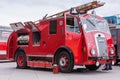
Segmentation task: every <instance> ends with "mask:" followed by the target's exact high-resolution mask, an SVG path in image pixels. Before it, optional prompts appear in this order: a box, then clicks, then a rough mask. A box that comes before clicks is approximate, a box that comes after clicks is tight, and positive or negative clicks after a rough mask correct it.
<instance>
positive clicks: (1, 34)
mask: <svg viewBox="0 0 120 80" xmlns="http://www.w3.org/2000/svg"><path fill="white" fill-rule="evenodd" d="M11 32H12V29H11V27H6V26H0V60H5V59H6V48H7V40H8V37H9V35H10V33H11Z"/></svg>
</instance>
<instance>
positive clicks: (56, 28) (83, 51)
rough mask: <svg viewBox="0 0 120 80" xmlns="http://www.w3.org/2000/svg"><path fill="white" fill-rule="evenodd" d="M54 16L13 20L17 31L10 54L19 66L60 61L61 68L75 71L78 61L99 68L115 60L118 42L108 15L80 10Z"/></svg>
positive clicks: (90, 67)
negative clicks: (29, 19) (108, 20)
mask: <svg viewBox="0 0 120 80" xmlns="http://www.w3.org/2000/svg"><path fill="white" fill-rule="evenodd" d="M50 17H51V16H50ZM50 17H48V18H45V19H43V20H40V21H38V22H37V23H35V22H32V21H29V22H25V23H24V24H23V23H21V22H18V23H12V24H10V25H11V27H12V28H13V30H14V32H13V33H12V34H11V35H10V37H9V40H8V48H7V57H8V59H13V60H15V61H16V63H17V67H18V68H26V67H27V66H30V67H43V68H52V67H53V64H57V65H58V66H59V70H60V71H61V72H71V71H72V69H73V67H74V65H85V66H86V68H87V69H89V70H97V69H98V68H99V67H100V65H102V64H106V63H107V62H114V61H113V59H114V56H115V53H114V45H113V42H112V38H111V34H110V31H109V27H108V24H107V22H106V20H105V19H104V18H102V17H99V16H97V15H93V14H82V15H81V14H79V13H78V14H72V13H71V14H67V13H64V14H63V15H62V16H57V17H53V18H50Z"/></svg>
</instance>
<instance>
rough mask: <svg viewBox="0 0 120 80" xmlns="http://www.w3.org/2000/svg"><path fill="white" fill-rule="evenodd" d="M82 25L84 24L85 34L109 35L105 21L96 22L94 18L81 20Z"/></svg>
mask: <svg viewBox="0 0 120 80" xmlns="http://www.w3.org/2000/svg"><path fill="white" fill-rule="evenodd" d="M82 24H83V25H84V24H85V26H84V29H85V31H86V32H90V31H101V32H105V33H108V34H110V31H109V27H108V23H107V21H106V20H98V19H96V18H94V19H91V18H90V19H88V18H82Z"/></svg>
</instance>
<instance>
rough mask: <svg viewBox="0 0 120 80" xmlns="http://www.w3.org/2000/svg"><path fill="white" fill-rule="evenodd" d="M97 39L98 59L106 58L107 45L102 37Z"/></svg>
mask: <svg viewBox="0 0 120 80" xmlns="http://www.w3.org/2000/svg"><path fill="white" fill-rule="evenodd" d="M96 38H97V47H98V48H97V49H98V54H99V57H105V56H108V54H107V45H106V40H105V38H104V37H96Z"/></svg>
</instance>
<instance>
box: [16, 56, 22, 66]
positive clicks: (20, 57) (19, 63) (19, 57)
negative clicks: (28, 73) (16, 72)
mask: <svg viewBox="0 0 120 80" xmlns="http://www.w3.org/2000/svg"><path fill="white" fill-rule="evenodd" d="M17 62H18V65H19V66H23V63H24V62H23V56H22V55H21V54H20V55H19V56H18V60H17Z"/></svg>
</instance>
